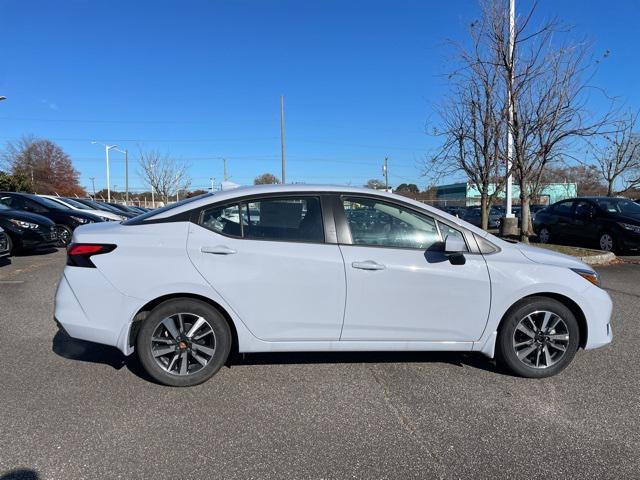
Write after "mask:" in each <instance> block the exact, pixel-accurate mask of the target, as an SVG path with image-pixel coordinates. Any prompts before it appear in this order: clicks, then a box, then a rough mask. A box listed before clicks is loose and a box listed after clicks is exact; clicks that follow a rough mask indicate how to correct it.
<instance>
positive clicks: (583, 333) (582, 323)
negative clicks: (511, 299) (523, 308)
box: [496, 292, 589, 348]
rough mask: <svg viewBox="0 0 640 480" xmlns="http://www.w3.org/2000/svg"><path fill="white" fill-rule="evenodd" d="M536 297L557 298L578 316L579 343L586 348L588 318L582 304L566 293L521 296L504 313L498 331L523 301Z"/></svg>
mask: <svg viewBox="0 0 640 480" xmlns="http://www.w3.org/2000/svg"><path fill="white" fill-rule="evenodd" d="M535 297H543V298H544V297H546V298H551V299H553V300H556V301H558V302H560V303H561V304H563V305H564V306H565V307H567V308H568V309H569V310H571V313H573V315H574V316H575V317H576V320H577V321H578V328H579V330H580V343H579V346H580V347H581V348H584V347H585V345H586V344H587V338H588V337H589V331H588V327H587V318H586V316H585V314H584V312H583V311H582V309H581V308H580V306H579V305H578V304H577V303H576V302H574V301H573V300H572V299H570V298H569V297H567V296H565V295H562V294H560V293H554V292H539V293H533V294H530V295H527V296H526V297H523V298H521V299H520V300H518V301H517V302H515V303H514V304H513V305H511V306H510V307H509V308H508V309H507V311H506V312H505V313H504V315H503V316H502V318H501V319H500V323H499V324H498V328H497V329H496V331H497V332H500V330H501V329H502V326H503V325H504V322H505V320H506V318H507V317H508V316H509V314H510V313H511V312H512V311H513V310H515V309H516V308H518V307H520V305H521V304H522V303H524V302H526V301H527V300H529V299H531V298H535Z"/></svg>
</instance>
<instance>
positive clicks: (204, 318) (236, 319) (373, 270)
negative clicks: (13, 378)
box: [55, 185, 612, 386]
mask: <svg viewBox="0 0 640 480" xmlns="http://www.w3.org/2000/svg"><path fill="white" fill-rule="evenodd" d="M233 210H235V211H240V212H242V211H244V210H248V211H250V212H251V211H253V210H257V211H258V212H259V221H256V222H248V223H245V221H244V218H243V216H242V215H238V216H235V215H232V214H231V213H232V211H233ZM67 252H68V253H67V265H66V267H65V269H64V273H63V275H62V278H61V280H60V282H59V285H58V290H57V293H56V301H55V319H56V321H57V322H58V324H59V325H60V326H61V327H62V328H63V329H64V330H66V331H67V333H68V334H69V335H70V336H71V337H74V338H79V339H84V340H90V341H93V342H98V343H103V344H107V345H113V346H115V347H117V348H118V349H120V350H121V351H122V352H123V353H124V354H125V355H130V354H131V353H132V352H133V351H134V349H135V350H136V351H137V354H138V356H139V358H140V362H141V364H142V365H143V366H144V368H145V369H146V371H147V372H148V373H149V375H151V376H152V377H153V378H154V379H156V380H157V381H159V382H162V383H164V384H167V385H174V386H189V385H195V384H198V383H201V382H203V381H205V380H207V379H208V378H210V377H211V376H212V375H214V374H215V373H216V372H217V371H218V369H219V368H220V367H221V366H222V365H223V364H224V363H225V362H226V360H227V356H228V355H229V352H230V350H231V348H232V347H233V348H234V349H236V351H238V352H276V351H331V352H335V351H371V350H414V351H415V350H438V351H445V350H446V351H476V352H481V353H483V354H484V355H486V356H488V357H494V355H497V356H498V358H499V359H500V361H501V362H503V363H504V364H505V365H506V366H507V367H508V368H509V369H510V370H511V371H512V372H514V373H515V374H518V375H522V376H525V377H537V378H539V377H547V376H550V375H554V374H556V373H558V372H560V371H561V370H562V369H563V368H565V367H566V366H567V365H568V364H569V362H571V360H572V359H573V357H574V354H575V353H576V351H577V349H578V348H579V347H583V348H586V349H591V348H596V347H600V346H603V345H605V344H607V343H609V342H610V341H611V336H612V332H611V326H610V323H609V322H610V317H611V310H612V303H611V300H610V298H609V295H608V294H607V292H606V291H605V290H603V289H601V288H600V287H599V286H598V284H599V280H598V274H597V273H596V272H594V271H593V270H592V269H591V268H590V267H589V266H587V265H585V264H584V263H582V262H580V261H578V260H576V259H574V258H572V257H569V256H566V255H561V254H558V253H555V252H551V251H548V250H544V249H538V248H534V247H530V246H528V245H523V244H517V243H509V242H506V241H503V240H501V239H499V238H497V237H495V236H493V235H490V234H489V233H488V232H485V231H483V230H481V229H479V228H476V227H474V226H473V225H471V224H469V223H467V222H464V221H462V220H460V219H458V218H456V217H453V216H451V215H448V214H446V213H444V212H442V211H440V210H438V209H436V208H433V207H429V206H426V205H424V204H422V203H420V202H417V201H413V200H410V199H407V198H405V197H402V196H398V195H395V194H391V193H384V192H379V191H373V190H370V189H364V188H362V189H361V188H350V187H344V188H341V187H325V186H313V185H261V186H254V187H243V188H237V189H234V190H223V191H219V192H216V193H214V194H211V193H208V194H204V195H202V196H198V197H193V198H190V199H187V200H184V201H182V202H179V203H176V204H173V205H170V206H168V207H164V208H161V209H158V210H155V211H153V212H150V213H147V214H145V215H140V216H139V217H136V218H134V219H131V220H128V221H126V222H123V223H116V222H105V223H102V224H95V225H88V226H86V227H83V228H81V229H78V230H77V231H76V232H75V233H74V238H73V243H72V244H71V245H70V246H69V248H68V250H67ZM347 292H348V294H347Z"/></svg>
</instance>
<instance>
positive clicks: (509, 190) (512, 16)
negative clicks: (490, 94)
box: [506, 0, 516, 217]
mask: <svg viewBox="0 0 640 480" xmlns="http://www.w3.org/2000/svg"><path fill="white" fill-rule="evenodd" d="M515 24H516V1H515V0H509V62H510V63H511V72H510V74H509V85H510V88H509V89H508V91H507V108H508V110H509V111H508V121H509V127H508V128H507V187H506V197H507V199H506V200H507V205H506V207H507V208H506V210H507V212H506V214H507V217H513V213H512V208H511V207H512V202H513V176H512V175H511V165H512V164H513V131H512V128H513V99H512V98H511V92H512V90H513V82H514V71H515V58H514V55H513V49H514V41H515V39H514V37H515V29H516V25H515Z"/></svg>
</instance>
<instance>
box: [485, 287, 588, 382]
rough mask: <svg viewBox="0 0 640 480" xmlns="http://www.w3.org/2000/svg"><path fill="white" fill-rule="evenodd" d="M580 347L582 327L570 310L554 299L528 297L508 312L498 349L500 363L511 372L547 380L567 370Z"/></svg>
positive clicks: (500, 332) (502, 327)
mask: <svg viewBox="0 0 640 480" xmlns="http://www.w3.org/2000/svg"><path fill="white" fill-rule="evenodd" d="M534 326H535V327H536V328H537V330H534ZM522 327H524V328H522ZM543 327H544V328H545V329H546V331H545V330H543ZM579 344H580V327H579V325H578V321H577V320H576V318H575V316H574V315H573V313H571V310H569V309H568V308H567V307H566V306H565V305H563V304H562V303H560V302H558V301H557V300H554V299H552V298H547V297H529V298H526V299H524V300H523V301H522V302H520V303H519V304H517V305H516V306H515V307H514V308H512V309H511V310H510V311H509V312H508V313H507V315H506V317H505V318H504V320H503V323H502V325H501V327H500V331H499V333H498V340H497V345H496V347H497V356H498V360H499V361H500V362H501V363H502V364H503V365H504V366H505V367H506V368H507V369H508V370H509V371H510V372H512V373H514V374H515V375H518V376H521V377H526V378H545V377H551V376H553V375H556V374H557V373H559V372H561V371H562V370H564V369H565V368H566V367H567V365H569V363H571V360H573V357H574V356H575V354H576V351H577V350H578V346H579ZM563 349H564V350H563Z"/></svg>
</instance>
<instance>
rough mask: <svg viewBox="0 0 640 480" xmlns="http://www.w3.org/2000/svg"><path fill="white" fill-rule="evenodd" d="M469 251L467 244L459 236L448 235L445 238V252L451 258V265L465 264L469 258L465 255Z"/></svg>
mask: <svg viewBox="0 0 640 480" xmlns="http://www.w3.org/2000/svg"><path fill="white" fill-rule="evenodd" d="M465 252H467V244H466V243H465V242H464V240H463V239H462V238H460V237H458V236H453V235H447V238H445V240H444V254H445V255H446V256H447V257H448V258H449V262H450V263H451V265H464V264H465V263H466V262H467V259H466V258H465V257H464V254H465Z"/></svg>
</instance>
